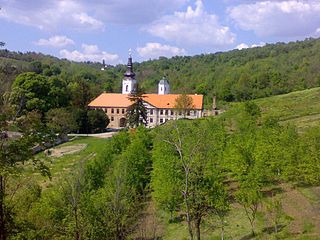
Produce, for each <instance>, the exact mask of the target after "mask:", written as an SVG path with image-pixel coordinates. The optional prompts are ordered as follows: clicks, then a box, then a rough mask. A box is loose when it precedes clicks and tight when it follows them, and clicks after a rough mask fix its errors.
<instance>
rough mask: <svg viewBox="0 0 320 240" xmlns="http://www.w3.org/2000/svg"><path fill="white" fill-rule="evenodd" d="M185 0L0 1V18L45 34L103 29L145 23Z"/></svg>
mask: <svg viewBox="0 0 320 240" xmlns="http://www.w3.org/2000/svg"><path fill="white" fill-rule="evenodd" d="M187 1H188V0H139V1H132V0H116V1H115V0H106V1H101V0H90V1H87V0H33V1H26V0H14V1H7V0H0V6H1V8H2V9H1V11H0V18H3V19H6V20H8V21H11V22H16V23H19V24H24V25H29V26H34V27H37V28H39V29H43V30H46V31H56V30H59V29H66V28H71V29H77V30H103V29H104V28H105V24H110V23H120V24H145V23H150V22H152V21H154V20H155V19H157V18H159V17H160V16H161V15H162V14H164V13H166V12H167V11H173V10H175V9H176V8H178V7H181V6H182V5H183V4H184V3H185V2H187Z"/></svg>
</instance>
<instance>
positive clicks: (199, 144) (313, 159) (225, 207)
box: [4, 102, 320, 239]
mask: <svg viewBox="0 0 320 240" xmlns="http://www.w3.org/2000/svg"><path fill="white" fill-rule="evenodd" d="M242 107H243V108H242V110H241V116H240V117H239V118H238V119H224V117H223V115H222V116H221V117H219V118H206V119H202V120H196V121H188V120H178V121H172V122H167V123H166V124H165V125H163V126H161V127H159V128H157V129H154V130H152V131H150V130H148V129H145V128H143V127H138V128H137V129H135V130H131V131H128V132H127V131H122V132H120V133H119V134H117V135H115V136H114V137H113V138H112V139H110V141H107V142H106V145H105V146H104V148H103V151H102V152H101V153H99V154H98V155H97V156H92V157H89V158H90V159H89V158H88V159H82V161H80V162H79V164H78V166H77V167H76V168H75V169H74V170H73V173H72V175H70V176H65V177H63V178H61V179H59V180H56V181H55V182H53V183H52V185H53V186H52V187H50V188H48V189H47V190H44V191H43V190H42V188H41V187H40V186H39V184H38V183H36V182H33V181H29V182H28V184H27V185H23V186H25V187H23V188H22V190H21V189H19V190H18V191H17V192H14V189H15V187H16V185H15V184H16V182H15V181H17V180H16V179H17V176H19V174H18V175H17V174H16V175H10V178H8V179H10V181H11V182H10V184H11V185H9V186H11V188H8V189H7V190H9V192H6V193H7V194H6V195H5V205H4V206H5V207H6V209H10V211H7V212H6V214H7V215H6V218H5V219H6V225H5V226H6V233H7V235H8V236H10V239H141V238H139V237H141V236H140V235H139V232H138V230H137V229H138V227H139V226H138V225H139V222H140V221H139V220H141V219H142V218H143V217H144V216H143V215H144V213H145V211H146V208H147V206H148V204H149V203H150V201H153V202H154V203H155V204H156V206H157V208H158V209H159V210H161V211H165V212H168V213H169V214H168V218H167V219H165V221H168V222H169V224H170V223H174V222H177V221H178V222H181V223H182V222H185V223H186V226H187V228H186V229H187V230H186V232H188V235H189V237H190V239H201V236H202V233H203V232H202V228H203V224H204V223H205V222H206V221H208V220H209V219H212V218H214V219H217V220H218V221H217V223H216V225H215V226H214V227H215V228H220V229H221V238H222V239H223V238H224V236H228V231H227V230H226V229H227V227H226V218H227V217H228V214H229V212H230V211H232V210H233V208H234V203H238V204H240V205H241V206H242V207H243V211H244V212H245V216H246V217H247V221H248V222H250V225H251V231H252V232H251V234H252V235H256V234H263V233H261V232H258V231H257V228H256V225H255V224H256V220H257V215H258V213H259V212H261V206H265V208H266V209H267V210H265V212H264V213H265V215H266V216H265V217H266V218H268V219H269V220H270V221H269V223H268V224H269V227H270V228H271V229H273V232H274V234H275V235H278V234H281V232H279V231H280V230H279V227H280V226H282V227H283V226H284V222H283V221H284V216H285V213H284V212H283V209H282V203H281V197H279V195H280V192H279V188H278V186H279V183H290V184H294V185H307V186H319V185H320V178H319V169H320V158H319V156H320V145H319V143H320V141H319V138H320V129H319V128H314V129H312V130H310V131H308V132H306V133H303V134H301V135H299V134H298V133H297V131H296V129H295V128H294V127H293V126H283V125H279V124H278V122H277V121H276V120H274V119H266V120H262V119H261V117H260V109H259V108H258V107H257V105H255V104H254V103H251V102H247V103H245V104H243V106H242ZM231 125H232V126H231ZM18 161H19V159H18ZM22 176H23V175H22ZM22 178H24V177H22ZM20 188H21V185H20ZM9 193H10V194H11V193H14V194H13V195H14V197H13V198H12V197H11V195H10V194H9ZM10 199H11V200H10ZM12 199H13V200H12ZM239 221H240V219H239ZM241 221H243V219H241ZM157 234H159V233H155V235H154V236H152V237H161V236H159V235H157ZM248 234H250V232H248ZM265 234H266V233H265ZM144 237H146V236H144Z"/></svg>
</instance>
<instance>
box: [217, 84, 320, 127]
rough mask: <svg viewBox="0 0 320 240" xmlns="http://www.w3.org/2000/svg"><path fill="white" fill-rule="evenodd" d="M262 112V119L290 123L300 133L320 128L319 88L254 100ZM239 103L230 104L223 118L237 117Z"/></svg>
mask: <svg viewBox="0 0 320 240" xmlns="http://www.w3.org/2000/svg"><path fill="white" fill-rule="evenodd" d="M255 103H257V104H258V106H259V107H260V108H261V110H262V117H263V118H266V117H274V118H276V119H278V120H280V121H281V122H283V123H291V124H294V125H295V126H297V128H298V129H299V130H300V131H303V130H306V129H308V128H311V127H316V126H320V88H312V89H307V90H303V91H296V92H292V93H288V94H282V95H277V96H272V97H267V98H261V99H257V100H255ZM240 111H241V104H240V103H232V104H231V105H230V109H229V110H227V112H226V113H225V114H223V115H222V116H223V117H226V118H234V119H236V118H237V117H239V114H240Z"/></svg>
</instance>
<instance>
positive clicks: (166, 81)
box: [159, 77, 169, 84]
mask: <svg viewBox="0 0 320 240" xmlns="http://www.w3.org/2000/svg"><path fill="white" fill-rule="evenodd" d="M159 84H169V81H168V80H167V79H166V78H165V77H163V78H162V79H161V80H160V81H159Z"/></svg>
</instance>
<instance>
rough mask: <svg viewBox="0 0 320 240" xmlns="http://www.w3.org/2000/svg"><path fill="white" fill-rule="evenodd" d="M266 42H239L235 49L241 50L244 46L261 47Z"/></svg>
mask: <svg viewBox="0 0 320 240" xmlns="http://www.w3.org/2000/svg"><path fill="white" fill-rule="evenodd" d="M265 45H266V44H265V43H264V42H260V43H258V44H252V45H251V46H249V45H248V44H246V43H241V44H239V45H238V46H236V49H238V50H241V49H246V48H255V47H263V46H265Z"/></svg>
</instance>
